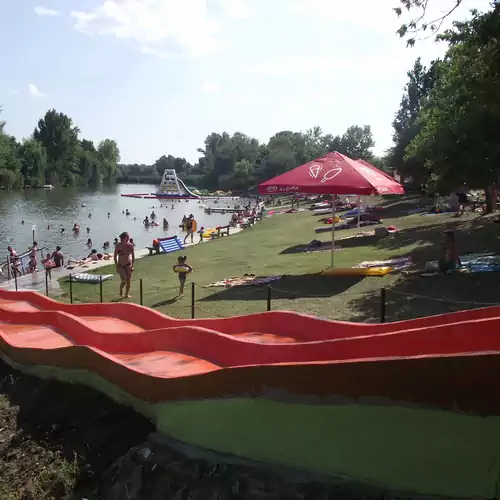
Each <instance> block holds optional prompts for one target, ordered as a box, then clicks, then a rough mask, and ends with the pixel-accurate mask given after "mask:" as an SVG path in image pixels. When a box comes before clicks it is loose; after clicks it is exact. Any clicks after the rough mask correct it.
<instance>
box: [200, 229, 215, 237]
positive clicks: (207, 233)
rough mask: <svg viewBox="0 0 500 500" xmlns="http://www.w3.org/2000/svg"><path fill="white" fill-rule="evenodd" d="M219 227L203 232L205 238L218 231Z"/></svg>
mask: <svg viewBox="0 0 500 500" xmlns="http://www.w3.org/2000/svg"><path fill="white" fill-rule="evenodd" d="M216 232H217V229H206V230H205V232H204V233H203V238H211V237H212V234H214V233H216Z"/></svg>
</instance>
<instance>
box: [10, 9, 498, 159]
mask: <svg viewBox="0 0 500 500" xmlns="http://www.w3.org/2000/svg"><path fill="white" fill-rule="evenodd" d="M431 2H432V8H433V11H432V12H431V15H439V13H440V12H442V11H444V10H445V9H446V7H448V6H450V5H452V4H453V3H454V0H431ZM397 3H398V2H397V0H342V1H340V0H107V1H105V0H41V1H32V0H16V1H10V0H2V1H1V4H2V5H1V13H2V15H1V16H0V47H1V50H0V67H1V68H2V69H3V71H2V78H1V79H0V104H1V105H2V106H3V110H4V111H3V113H2V119H4V120H6V121H7V131H8V132H9V133H11V134H13V135H15V136H16V137H18V138H19V139H20V138H22V137H28V136H29V135H30V134H31V133H32V131H33V128H34V127H35V125H36V122H37V120H38V119H39V118H40V117H41V116H42V115H43V114H44V113H45V111H46V110H47V109H49V108H55V109H56V110H58V111H62V112H64V113H66V114H68V115H69V116H71V117H72V118H73V119H74V121H75V124H76V125H78V126H79V127H80V129H81V131H82V135H83V136H85V137H86V138H89V139H92V140H94V141H99V140H101V139H104V138H106V137H109V138H111V139H115V140H116V141H117V142H118V145H119V147H120V150H121V153H122V161H123V162H126V163H134V162H137V163H152V162H153V161H154V160H155V159H156V158H158V157H159V156H161V155H162V154H165V153H170V154H173V155H175V156H183V157H186V158H187V159H188V160H190V161H195V160H196V159H197V158H198V156H199V155H198V153H197V152H196V148H198V147H201V146H202V145H203V140H204V138H205V137H206V136H207V135H208V134H209V133H210V132H212V131H216V132H222V131H224V130H227V131H228V132H231V133H232V132H236V131H241V132H244V133H246V134H248V135H251V136H254V137H256V138H257V139H259V140H261V141H266V140H268V139H269V137H270V136H271V135H273V134H274V133H276V132H278V131H280V130H294V131H299V130H302V131H304V130H306V129H307V128H310V127H312V126H314V125H320V126H321V127H322V128H323V130H324V131H325V132H330V133H333V134H337V133H342V132H344V130H345V129H346V128H347V127H348V126H349V125H353V124H359V125H364V124H369V125H371V126H372V129H373V133H374V137H375V141H376V147H375V150H376V152H377V153H379V154H381V153H383V152H384V150H385V149H387V148H388V147H389V146H390V145H391V134H392V130H391V121H392V118H393V115H394V112H395V111H396V109H397V107H398V105H399V101H400V99H401V93H402V89H403V86H404V84H405V83H406V79H407V78H406V72H407V71H408V70H409V69H410V68H411V67H412V65H413V62H414V60H415V59H416V58H417V57H418V56H421V57H422V59H423V60H424V61H425V62H428V61H430V60H432V59H433V58H435V57H437V56H440V55H442V53H443V52H444V50H445V46H443V44H435V43H434V42H433V41H432V40H422V41H419V42H418V43H417V45H416V47H415V48H413V49H407V48H406V47H405V43H404V41H402V40H401V39H399V38H398V37H397V35H395V31H396V29H397V28H398V27H399V25H400V24H401V20H398V18H397V17H396V16H395V14H394V12H393V11H392V8H393V7H395V6H396V5H397ZM487 6H488V1H487V0H464V1H463V4H462V6H461V7H460V8H459V9H457V11H456V12H455V15H454V18H455V19H463V18H464V17H466V16H467V13H468V11H469V9H471V8H478V9H479V10H482V9H485V8H487Z"/></svg>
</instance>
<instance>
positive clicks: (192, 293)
mask: <svg viewBox="0 0 500 500" xmlns="http://www.w3.org/2000/svg"><path fill="white" fill-rule="evenodd" d="M194 300H195V297H194V282H192V283H191V319H194V316H195V314H194Z"/></svg>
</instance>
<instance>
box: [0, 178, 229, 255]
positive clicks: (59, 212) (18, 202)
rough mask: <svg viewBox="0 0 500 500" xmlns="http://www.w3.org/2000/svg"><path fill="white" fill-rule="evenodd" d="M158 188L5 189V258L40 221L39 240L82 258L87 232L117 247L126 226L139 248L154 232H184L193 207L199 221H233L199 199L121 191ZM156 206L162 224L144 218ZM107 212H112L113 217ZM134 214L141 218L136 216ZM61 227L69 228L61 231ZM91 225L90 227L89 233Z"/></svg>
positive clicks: (1, 244)
mask: <svg viewBox="0 0 500 500" xmlns="http://www.w3.org/2000/svg"><path fill="white" fill-rule="evenodd" d="M157 189H158V186H154V185H147V184H120V185H117V186H113V187H109V188H104V187H103V188H100V189H99V190H90V189H84V188H54V189H52V190H45V189H29V190H26V191H22V192H5V191H0V261H3V260H4V258H6V255H7V246H8V245H12V246H13V247H14V248H15V249H16V250H17V252H18V253H21V252H23V251H24V250H26V249H27V248H28V246H29V245H31V243H32V238H33V235H32V226H33V225H34V226H36V229H35V239H36V241H38V244H39V246H46V247H49V248H50V249H51V250H53V249H55V247H56V245H60V246H61V247H62V249H63V252H64V254H65V255H66V257H78V258H81V257H83V256H86V255H87V254H88V253H89V250H88V248H87V247H86V246H85V244H86V242H87V239H88V238H91V239H92V242H93V248H96V249H97V250H99V251H101V250H102V245H103V243H104V242H105V241H109V242H110V243H111V247H112V246H113V239H114V238H115V236H118V235H119V234H120V233H121V232H123V231H128V232H129V233H130V235H131V236H132V237H133V238H134V241H135V243H136V248H138V249H140V248H144V247H145V246H149V245H151V243H152V240H153V239H154V238H158V237H163V236H173V235H175V234H178V235H181V234H182V230H181V229H180V228H179V224H180V222H181V220H182V216H183V215H189V214H191V213H192V214H193V215H194V216H195V218H196V220H197V221H198V227H201V226H204V227H205V228H212V227H215V226H217V225H226V224H227V223H228V220H229V218H230V214H225V215H222V214H212V215H207V214H205V212H204V211H203V210H202V208H201V204H200V203H198V201H197V200H189V201H187V202H186V201H180V202H179V201H173V202H172V201H167V200H161V201H160V200H154V199H137V198H124V197H122V196H120V194H122V193H123V194H125V193H154V192H156V190H157ZM208 203H209V204H211V205H212V206H217V207H224V206H227V205H228V204H229V205H231V206H232V205H234V204H236V203H238V202H237V201H232V200H230V201H227V200H225V201H223V200H220V201H219V203H218V204H217V205H214V203H213V201H209V202H208ZM160 204H161V205H163V207H160ZM153 207H154V211H155V213H156V216H157V222H158V223H159V224H160V226H159V227H149V228H145V227H144V225H143V224H142V221H143V219H144V217H145V216H146V215H148V216H149V215H150V214H151V212H152V210H153ZM172 207H173V208H172ZM126 209H128V210H129V212H130V213H131V215H130V216H128V217H127V216H126V215H124V214H123V213H122V212H123V211H125V210H126ZM108 212H109V213H110V214H111V216H110V218H109V219H108ZM89 214H91V218H89ZM134 217H136V218H137V219H136V220H134ZM164 217H165V218H166V219H167V220H168V222H169V230H168V231H163V227H162V220H163V218H164ZM22 221H24V224H22ZM75 222H76V223H77V224H79V225H80V228H81V230H80V234H79V235H75V234H73V231H72V227H73V224H74V223H75ZM49 226H50V228H49ZM62 228H64V229H65V232H64V233H61V229H62ZM87 228H89V229H90V232H89V233H88V234H87Z"/></svg>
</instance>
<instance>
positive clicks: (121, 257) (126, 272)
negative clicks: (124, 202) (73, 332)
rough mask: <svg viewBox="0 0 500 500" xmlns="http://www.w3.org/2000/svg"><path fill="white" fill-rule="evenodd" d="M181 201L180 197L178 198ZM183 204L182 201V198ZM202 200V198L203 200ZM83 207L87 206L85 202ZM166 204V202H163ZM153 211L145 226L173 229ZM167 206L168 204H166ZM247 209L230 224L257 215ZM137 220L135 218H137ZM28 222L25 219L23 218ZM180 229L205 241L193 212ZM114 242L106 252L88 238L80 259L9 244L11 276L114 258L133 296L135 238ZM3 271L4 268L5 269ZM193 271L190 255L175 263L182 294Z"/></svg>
mask: <svg viewBox="0 0 500 500" xmlns="http://www.w3.org/2000/svg"><path fill="white" fill-rule="evenodd" d="M176 201H177V200H176ZM178 202H179V203H180V202H181V200H178ZM174 203H175V201H173V202H172V209H173V208H174V207H175V205H174ZM200 203H201V201H200ZM82 206H83V205H82ZM161 207H163V205H161ZM152 208H153V210H152V211H151V213H150V215H147V216H145V217H144V220H143V221H142V223H143V225H144V227H145V228H149V227H151V226H160V224H161V226H162V228H163V229H164V230H168V229H169V222H168V220H167V219H166V218H165V217H163V220H162V222H161V223H158V216H157V215H156V213H155V211H154V207H152ZM165 208H167V205H165ZM245 208H246V210H245V211H240V212H238V213H233V214H232V215H231V217H230V220H229V223H228V225H229V226H230V227H237V226H238V225H239V224H242V223H244V221H245V220H246V218H248V217H252V216H256V215H257V212H256V209H253V210H252V209H251V207H250V206H248V207H245ZM122 214H123V215H125V216H127V217H131V216H132V213H131V212H130V211H129V210H128V209H126V210H123V211H122ZM91 217H92V214H91V213H89V214H88V218H89V219H90V218H91ZM107 218H108V219H110V218H111V213H110V212H108V213H107ZM135 220H137V218H136V217H134V221H135ZM23 223H24V221H23ZM180 228H182V230H183V232H184V233H185V236H184V243H187V242H188V241H189V240H190V241H191V243H194V235H195V234H198V235H199V242H200V243H201V242H203V237H204V233H205V228H204V227H198V224H197V221H196V219H195V216H194V215H193V214H190V215H189V216H186V215H185V216H184V217H183V218H182V221H181V224H180ZM47 229H48V230H51V229H52V227H51V225H50V224H48V225H47ZM81 230H82V229H81V226H80V224H78V223H77V222H75V223H74V224H73V227H72V232H73V234H74V235H75V236H79V235H80V232H81ZM60 232H61V234H63V233H64V232H65V229H64V228H60ZM85 232H86V233H87V235H89V234H90V227H86V228H85ZM112 244H113V245H114V252H113V253H109V251H108V250H110V248H111V243H110V242H109V241H105V242H104V243H103V245H102V251H98V250H96V249H95V248H94V242H93V241H92V238H91V237H88V238H87V239H86V243H85V246H86V248H87V249H88V251H89V253H88V254H87V255H85V256H83V257H82V258H80V259H72V258H71V257H70V258H66V257H65V255H64V254H63V251H62V247H61V246H59V245H58V246H56V248H55V250H53V251H52V252H47V253H45V249H41V248H40V247H39V246H38V242H37V241H33V244H32V245H31V246H30V248H29V250H28V251H27V252H23V253H22V254H21V255H19V254H18V253H17V252H16V250H15V249H14V247H13V246H11V245H9V246H8V248H7V250H8V259H7V265H8V268H9V273H10V276H11V277H16V278H18V277H20V276H22V275H24V274H30V273H36V272H38V271H42V270H45V271H46V272H47V275H48V277H49V279H51V278H52V270H53V269H57V268H63V267H64V266H65V265H66V266H67V268H68V269H73V268H74V267H76V266H85V265H86V264H89V263H93V262H98V261H101V260H111V259H113V261H114V264H115V266H116V271H117V274H118V275H119V277H120V296H122V297H129V296H130V283H131V279H132V274H133V271H134V265H135V243H134V240H133V238H131V237H130V235H129V234H128V233H127V232H124V233H122V234H120V236H119V237H117V238H114V241H113V243H112ZM2 271H3V270H2ZM192 271H193V268H192V267H191V266H190V265H189V264H187V258H186V256H181V257H179V258H178V261H177V264H176V265H175V266H174V272H176V273H177V276H178V280H179V296H182V295H183V293H184V284H185V282H186V278H187V275H188V274H189V273H190V272H192Z"/></svg>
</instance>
